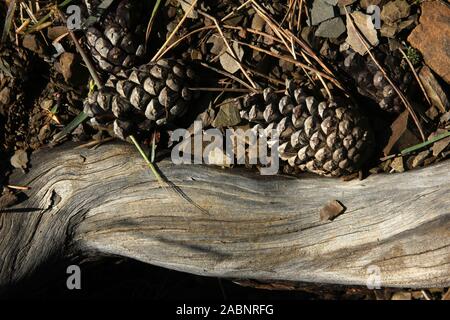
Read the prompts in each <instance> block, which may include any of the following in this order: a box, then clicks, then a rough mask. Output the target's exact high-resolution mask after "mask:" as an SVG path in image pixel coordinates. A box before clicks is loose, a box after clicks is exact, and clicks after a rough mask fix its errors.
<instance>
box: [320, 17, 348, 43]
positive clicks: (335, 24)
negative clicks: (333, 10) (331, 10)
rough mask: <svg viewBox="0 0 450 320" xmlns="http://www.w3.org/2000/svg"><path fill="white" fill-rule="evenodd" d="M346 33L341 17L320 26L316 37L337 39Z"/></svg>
mask: <svg viewBox="0 0 450 320" xmlns="http://www.w3.org/2000/svg"><path fill="white" fill-rule="evenodd" d="M344 32H345V24H344V21H342V19H341V18H340V17H336V18H333V19H330V20H327V21H324V22H322V23H321V24H320V26H319V28H317V31H316V33H315V35H316V37H322V38H333V39H334V38H337V37H339V36H340V35H341V34H343V33H344Z"/></svg>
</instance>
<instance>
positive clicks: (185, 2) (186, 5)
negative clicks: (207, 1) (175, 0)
mask: <svg viewBox="0 0 450 320" xmlns="http://www.w3.org/2000/svg"><path fill="white" fill-rule="evenodd" d="M193 2H194V0H180V5H181V9H183V11H184V12H188V11H189V9H190V8H191V6H192V3H193ZM187 17H188V18H190V19H197V18H198V13H197V11H196V10H195V8H193V9H192V10H191V12H189V14H188V15H187Z"/></svg>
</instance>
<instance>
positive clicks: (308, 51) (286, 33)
mask: <svg viewBox="0 0 450 320" xmlns="http://www.w3.org/2000/svg"><path fill="white" fill-rule="evenodd" d="M252 4H253V6H254V7H255V6H256V7H258V9H259V10H260V11H261V12H263V13H265V10H264V9H263V8H262V7H261V6H260V5H259V4H258V3H257V2H255V0H252ZM265 15H266V17H267V18H268V19H269V20H272V21H273V19H272V18H270V16H268V15H267V14H266V13H265ZM273 23H274V24H275V25H278V23H277V22H276V21H273ZM278 27H279V29H280V30H281V31H282V33H283V34H284V36H285V37H286V38H287V39H289V40H291V41H292V40H294V41H295V42H296V43H297V44H299V45H300V47H301V48H302V49H303V50H305V51H306V54H308V55H309V56H310V57H312V58H313V59H314V60H316V61H317V62H318V63H319V65H320V66H321V67H322V68H323V69H324V70H325V71H326V72H327V73H328V74H330V75H331V76H332V77H333V78H334V79H333V83H335V84H336V83H339V82H338V81H337V80H336V79H335V76H334V73H333V72H332V71H331V70H330V69H329V68H328V67H327V66H326V65H325V63H323V61H322V60H321V59H320V58H319V57H318V56H317V55H316V54H315V52H314V51H313V50H312V49H311V48H310V47H309V46H308V45H307V44H306V43H305V42H304V41H302V40H300V39H299V38H298V37H296V36H295V35H294V34H293V33H292V32H291V31H290V30H286V29H284V28H281V27H280V26H279V25H278ZM338 87H339V88H341V89H342V90H344V89H343V87H342V85H341V84H340V83H339V85H338ZM344 91H345V90H344Z"/></svg>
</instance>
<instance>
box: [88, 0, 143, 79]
mask: <svg viewBox="0 0 450 320" xmlns="http://www.w3.org/2000/svg"><path fill="white" fill-rule="evenodd" d="M87 4H88V10H89V11H91V14H95V11H96V9H97V8H98V5H99V3H98V2H96V1H94V0H89V1H87ZM149 13H150V11H149V10H148V3H146V2H145V1H140V0H120V1H116V3H113V4H112V5H111V7H109V8H108V11H107V13H106V16H105V17H104V18H101V19H100V22H99V23H96V24H95V25H93V26H91V27H89V28H88V29H87V30H86V39H87V41H86V42H87V46H88V47H89V49H90V51H91V54H92V56H93V58H94V60H95V61H96V63H97V65H98V67H99V68H100V69H101V70H103V71H106V72H109V73H112V74H118V73H119V72H120V71H121V70H122V69H129V68H131V67H133V66H136V65H138V64H139V62H140V61H141V60H142V58H143V56H144V55H145V48H144V44H145V31H146V28H147V22H148V19H149Z"/></svg>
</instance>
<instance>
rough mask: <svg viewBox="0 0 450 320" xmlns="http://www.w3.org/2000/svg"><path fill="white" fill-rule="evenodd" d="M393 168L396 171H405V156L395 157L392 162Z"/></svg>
mask: <svg viewBox="0 0 450 320" xmlns="http://www.w3.org/2000/svg"><path fill="white" fill-rule="evenodd" d="M390 166H391V168H392V169H394V171H395V172H404V171H405V167H404V165H403V157H398V158H395V159H394V160H393V161H392V162H391V164H390Z"/></svg>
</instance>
